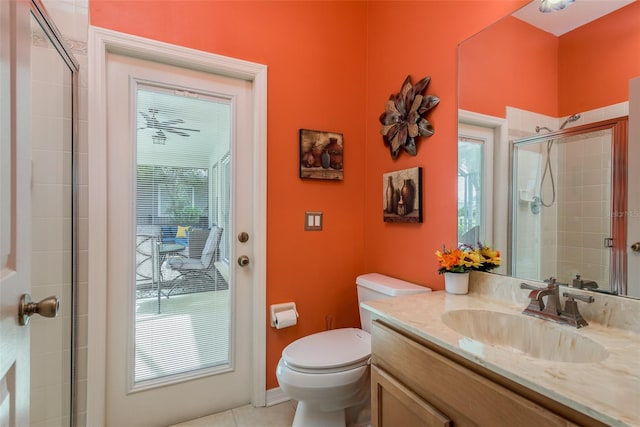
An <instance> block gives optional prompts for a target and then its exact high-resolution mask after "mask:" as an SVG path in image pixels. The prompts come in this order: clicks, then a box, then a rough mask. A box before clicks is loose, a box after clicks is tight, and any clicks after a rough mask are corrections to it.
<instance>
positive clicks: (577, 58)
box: [559, 2, 640, 116]
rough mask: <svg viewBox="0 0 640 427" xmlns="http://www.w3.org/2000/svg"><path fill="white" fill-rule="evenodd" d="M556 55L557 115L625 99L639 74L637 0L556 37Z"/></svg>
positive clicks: (639, 38)
mask: <svg viewBox="0 0 640 427" xmlns="http://www.w3.org/2000/svg"><path fill="white" fill-rule="evenodd" d="M560 56H561V58H562V60H561V63H560V69H561V73H560V76H559V77H560V84H559V89H560V92H559V98H560V116H568V115H570V114H573V113H578V112H580V111H585V110H591V109H594V108H599V107H603V106H606V105H611V104H617V103H619V102H623V101H627V100H628V99H629V80H630V79H632V78H634V77H639V76H640V2H634V3H631V4H630V5H628V6H625V7H623V8H621V9H619V10H617V11H615V12H613V13H611V14H609V15H606V16H604V17H603V18H601V19H599V20H597V21H595V22H592V23H590V24H587V25H585V26H584V27H581V28H579V29H577V30H575V31H572V32H570V33H567V34H566V35H563V36H562V37H560ZM621 64H622V65H621Z"/></svg>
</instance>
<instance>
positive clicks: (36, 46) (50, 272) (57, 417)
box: [30, 16, 73, 426]
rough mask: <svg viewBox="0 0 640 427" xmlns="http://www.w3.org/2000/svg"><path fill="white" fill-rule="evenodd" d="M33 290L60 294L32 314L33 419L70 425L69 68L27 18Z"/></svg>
mask: <svg viewBox="0 0 640 427" xmlns="http://www.w3.org/2000/svg"><path fill="white" fill-rule="evenodd" d="M30 70H31V158H32V167H33V170H32V190H31V212H32V216H31V225H32V239H31V244H32V248H31V249H32V262H31V266H32V272H31V279H32V280H31V297H32V299H33V300H34V301H39V300H41V299H43V298H46V297H48V296H50V295H56V296H58V298H59V300H60V313H59V315H58V317H56V318H51V319H48V318H44V317H40V316H33V317H32V318H31V322H30V328H31V405H30V406H31V409H30V410H31V413H30V419H31V425H59V426H63V425H70V411H71V395H72V389H71V382H72V365H71V363H72V358H71V354H72V351H71V349H72V341H71V339H72V338H71V337H72V324H73V323H72V315H73V312H72V306H73V297H72V295H73V289H72V286H73V259H72V250H73V234H72V233H73V231H72V222H73V218H72V214H73V207H72V203H73V202H72V194H73V190H72V185H73V182H72V161H73V155H72V150H73V132H72V130H73V125H72V113H73V108H72V86H71V85H72V70H71V69H70V68H69V66H68V65H67V64H66V62H65V61H64V60H63V59H62V57H61V56H60V53H59V52H58V51H57V50H56V48H55V47H54V45H53V44H52V43H51V42H50V41H49V38H48V36H47V35H46V34H45V32H44V31H42V28H41V27H40V24H39V23H38V22H37V21H36V19H35V18H34V17H33V16H32V19H31V67H30Z"/></svg>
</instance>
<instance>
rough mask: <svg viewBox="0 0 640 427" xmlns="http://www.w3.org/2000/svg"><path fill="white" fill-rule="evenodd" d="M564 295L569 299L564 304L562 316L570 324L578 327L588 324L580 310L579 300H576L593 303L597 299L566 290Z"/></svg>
mask: <svg viewBox="0 0 640 427" xmlns="http://www.w3.org/2000/svg"><path fill="white" fill-rule="evenodd" d="M562 296H564V297H567V301H566V302H565V305H564V310H563V311H562V313H561V316H562V317H563V318H564V319H565V320H566V321H567V323H568V324H570V325H573V326H575V327H576V328H581V327H583V326H587V325H588V323H587V321H586V320H584V317H582V314H580V311H579V310H578V302H577V301H576V300H580V301H584V302H586V303H588V304H591V303H592V302H594V301H595V300H594V299H593V297H592V296H586V295H578V294H572V293H570V292H564V293H563V294H562Z"/></svg>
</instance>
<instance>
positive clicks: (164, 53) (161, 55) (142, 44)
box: [87, 26, 267, 426]
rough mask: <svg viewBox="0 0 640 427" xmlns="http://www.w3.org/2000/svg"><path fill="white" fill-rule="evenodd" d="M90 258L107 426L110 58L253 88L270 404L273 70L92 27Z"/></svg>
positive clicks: (92, 328) (90, 370) (261, 388)
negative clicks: (270, 107)
mask: <svg viewBox="0 0 640 427" xmlns="http://www.w3.org/2000/svg"><path fill="white" fill-rule="evenodd" d="M88 51H89V64H88V65H89V77H88V99H90V100H92V102H90V103H89V105H88V121H89V156H88V160H89V191H88V193H89V230H91V231H90V233H89V246H88V248H89V259H88V280H89V286H88V313H89V314H88V347H89V348H88V360H87V364H88V367H87V425H92V426H102V425H104V422H105V407H106V405H105V398H106V389H105V386H106V345H107V343H106V336H107V334H106V329H107V307H106V301H107V215H106V212H107V163H106V159H107V88H106V77H107V54H109V53H118V54H124V55H128V56H132V57H135V58H141V59H146V60H151V61H156V62H161V63H165V64H169V65H175V66H178V67H184V68H189V69H195V70H199V71H204V72H207V73H213V74H221V75H225V76H229V77H234V78H238V79H243V80H246V81H250V82H252V84H253V89H252V103H253V106H252V108H253V128H254V131H253V138H252V139H253V141H252V144H253V150H254V155H255V164H254V177H253V183H252V186H253V218H254V236H251V238H252V240H253V242H254V258H255V259H253V260H252V268H253V275H254V279H253V301H252V307H251V310H252V313H253V319H252V325H253V328H252V329H253V334H252V337H251V339H252V344H251V345H252V352H253V355H252V371H253V372H252V380H253V387H252V389H253V392H252V398H251V403H252V404H253V405H254V406H265V404H266V315H265V313H266V266H267V264H266V260H267V250H266V249H267V245H266V241H267V239H266V231H267V227H266V226H267V221H266V218H267V215H266V206H267V199H266V194H267V184H266V183H267V67H266V65H262V64H257V63H253V62H248V61H243V60H239V59H234V58H228V57H224V56H221V55H216V54H212V53H208V52H203V51H198V50H195V49H189V48H185V47H181V46H176V45H172V44H168V43H163V42H159V41H155V40H150V39H145V38H142V37H137V36H132V35H129V34H124V33H119V32H116V31H111V30H107V29H104V28H99V27H94V26H89V43H88Z"/></svg>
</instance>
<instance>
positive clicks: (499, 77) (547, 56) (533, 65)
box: [460, 16, 558, 117]
mask: <svg viewBox="0 0 640 427" xmlns="http://www.w3.org/2000/svg"><path fill="white" fill-rule="evenodd" d="M514 58H517V60H515V59H514ZM557 70H558V39H557V37H555V36H553V35H551V34H549V33H546V32H544V31H541V30H539V29H537V28H535V27H533V26H531V25H529V24H527V23H525V22H523V21H521V20H519V19H516V18H513V17H511V16H509V17H507V18H505V19H503V20H501V21H500V22H498V23H496V24H495V25H493V26H492V27H491V28H490V29H487V30H486V31H482V32H481V33H480V34H478V35H477V36H475V37H472V38H471V39H469V40H467V41H465V43H464V44H463V46H462V47H461V49H460V93H461V94H462V95H463V96H462V97H461V98H460V107H461V108H462V109H465V110H468V111H475V112H477V113H483V114H488V115H490V116H494V117H505V114H506V110H505V107H506V106H507V105H509V106H512V107H517V108H522V109H524V110H528V111H535V112H538V113H541V114H547V115H549V116H554V117H557V116H558V73H557ZM549 71H552V72H549ZM523 82H527V84H522V83H523Z"/></svg>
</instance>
